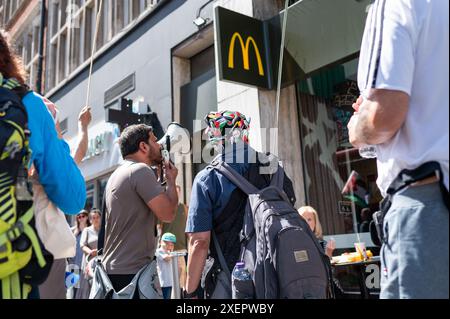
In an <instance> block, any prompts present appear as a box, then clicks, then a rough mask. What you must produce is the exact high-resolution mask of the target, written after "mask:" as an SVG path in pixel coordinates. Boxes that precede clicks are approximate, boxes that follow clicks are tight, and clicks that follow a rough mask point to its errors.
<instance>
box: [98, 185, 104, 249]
mask: <svg viewBox="0 0 450 319" xmlns="http://www.w3.org/2000/svg"><path fill="white" fill-rule="evenodd" d="M105 216H106V188H105V190H104V192H103V199H102V224H101V226H100V232H99V233H98V241H97V255H103V247H104V246H105V227H106V225H105V224H106V217H105Z"/></svg>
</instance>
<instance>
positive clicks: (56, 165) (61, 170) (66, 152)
mask: <svg viewBox="0 0 450 319" xmlns="http://www.w3.org/2000/svg"><path fill="white" fill-rule="evenodd" d="M22 102H23V104H24V105H25V108H26V111H27V113H28V128H29V130H30V131H31V136H30V149H31V152H32V155H31V161H32V163H33V164H34V166H35V168H36V170H37V172H38V173H39V182H40V183H41V184H42V186H43V187H44V189H45V192H46V194H47V196H48V198H49V199H50V200H51V201H52V202H53V203H54V204H55V205H56V206H58V207H59V208H60V209H61V210H62V211H63V212H64V213H66V214H76V213H78V212H79V211H80V210H81V209H83V207H84V205H85V202H86V186H85V183H84V178H83V176H82V175H81V172H80V170H79V169H78V167H77V165H76V163H75V161H74V160H73V158H72V156H71V155H70V149H69V145H67V143H66V142H65V141H64V140H62V139H60V138H59V137H58V135H57V132H56V129H55V123H54V121H53V119H52V116H51V114H50V112H49V111H48V109H47V107H46V105H45V104H44V102H43V100H42V97H41V96H39V95H38V94H36V93H34V92H31V93H28V94H27V95H26V96H25V97H24V98H23V100H22Z"/></svg>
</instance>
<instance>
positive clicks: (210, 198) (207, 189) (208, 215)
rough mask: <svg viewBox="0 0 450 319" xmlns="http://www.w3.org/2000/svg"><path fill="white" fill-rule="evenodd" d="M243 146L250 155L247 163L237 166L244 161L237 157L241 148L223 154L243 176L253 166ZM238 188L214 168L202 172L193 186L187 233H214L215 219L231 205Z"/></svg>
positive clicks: (207, 168)
mask: <svg viewBox="0 0 450 319" xmlns="http://www.w3.org/2000/svg"><path fill="white" fill-rule="evenodd" d="M242 147H243V148H244V152H245V155H246V156H245V157H246V158H245V159H244V161H243V163H237V162H240V161H237V160H236V154H237V153H238V154H239V150H240V148H241V147H240V146H237V147H236V146H235V147H233V150H232V152H231V150H230V152H225V153H224V154H222V159H223V160H225V161H226V162H227V163H228V164H229V165H230V166H231V167H232V168H233V169H234V170H235V171H236V172H238V173H239V174H244V173H245V172H247V170H248V169H249V167H250V164H249V161H248V154H249V147H248V146H247V145H246V144H245V145H243V146H242ZM230 155H231V156H230ZM235 188H236V186H235V185H234V184H233V183H231V182H230V181H229V180H228V178H226V177H225V176H223V175H222V174H220V173H218V172H217V171H216V170H215V169H214V168H212V167H211V166H208V167H206V168H205V169H203V170H202V171H200V172H199V173H198V174H197V176H196V177H195V179H194V183H193V185H192V193H191V200H190V203H189V215H188V219H187V223H186V232H187V233H198V232H204V231H210V230H212V229H213V220H214V219H215V218H217V216H219V215H220V213H221V212H222V210H223V209H224V208H225V206H226V205H227V204H228V201H229V199H230V197H231V193H233V191H234V190H235Z"/></svg>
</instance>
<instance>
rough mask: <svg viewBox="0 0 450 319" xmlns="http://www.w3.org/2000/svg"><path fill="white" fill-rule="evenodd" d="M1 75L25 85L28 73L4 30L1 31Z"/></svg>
mask: <svg viewBox="0 0 450 319" xmlns="http://www.w3.org/2000/svg"><path fill="white" fill-rule="evenodd" d="M0 73H1V74H3V77H4V78H6V79H9V78H15V79H16V80H17V81H19V82H20V84H22V85H25V82H26V79H27V73H26V71H25V68H24V67H23V63H22V60H21V59H20V57H19V56H18V55H17V54H16V53H15V52H14V50H13V48H12V46H11V44H10V43H9V38H8V34H7V33H6V31H5V30H2V29H0Z"/></svg>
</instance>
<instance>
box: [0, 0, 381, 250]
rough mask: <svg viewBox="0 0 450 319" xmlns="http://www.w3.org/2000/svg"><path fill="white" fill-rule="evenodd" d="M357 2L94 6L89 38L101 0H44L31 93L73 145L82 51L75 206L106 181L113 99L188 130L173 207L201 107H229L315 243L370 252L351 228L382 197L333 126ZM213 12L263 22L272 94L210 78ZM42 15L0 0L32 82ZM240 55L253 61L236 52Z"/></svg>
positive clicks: (215, 62)
mask: <svg viewBox="0 0 450 319" xmlns="http://www.w3.org/2000/svg"><path fill="white" fill-rule="evenodd" d="M370 2H371V1H369V0H361V1H354V0H342V1H334V0H329V1H312V0H310V1H292V0H291V1H289V0H286V1H284V0H264V1H262V0H216V1H211V0H189V1H183V0H159V1H157V0H111V1H103V7H102V10H101V16H100V20H99V28H98V34H97V39H96V41H95V43H94V38H95V25H96V13H97V12H99V6H100V3H101V1H100V0H46V1H45V9H46V19H45V22H46V23H45V37H44V44H45V45H44V50H43V55H44V63H43V65H44V69H43V76H42V79H43V86H42V91H43V94H44V95H46V96H47V97H48V98H50V99H51V100H52V101H54V102H55V103H56V105H57V106H58V108H59V111H60V112H59V120H60V121H61V126H62V128H63V130H64V138H65V139H66V140H67V141H68V142H69V144H70V146H71V147H72V148H73V147H75V145H76V143H77V121H78V114H79V111H80V110H81V108H82V107H83V106H84V105H85V103H86V100H87V86H88V76H89V64H90V59H91V55H92V52H93V46H94V45H95V50H94V57H93V72H92V82H91V91H90V98H89V105H90V106H91V107H92V115H93V120H92V124H91V126H90V128H89V138H90V140H89V151H88V155H87V156H86V158H85V159H84V160H83V162H82V164H81V165H80V168H81V170H82V172H83V175H84V176H85V179H86V183H87V190H88V201H87V203H86V207H87V208H91V207H94V206H95V207H99V206H100V205H101V200H102V194H103V191H104V188H105V186H106V183H107V180H108V177H109V176H110V174H111V173H112V172H113V171H114V169H115V168H116V167H117V166H118V165H119V164H120V162H121V156H120V152H119V149H118V146H117V143H116V141H117V138H118V136H119V133H120V132H119V128H118V125H117V124H112V123H108V122H107V117H106V113H107V110H108V109H110V108H112V109H117V108H120V107H121V101H122V98H126V99H130V100H132V101H133V111H134V112H135V113H146V112H148V111H152V112H154V113H156V114H157V117H158V120H159V122H160V124H161V126H162V127H163V128H165V127H166V126H167V125H168V124H169V123H170V122H172V121H176V122H179V123H181V124H182V125H183V126H184V127H186V128H187V129H188V130H189V132H190V134H191V137H192V141H193V150H192V151H193V152H192V154H191V155H190V156H189V161H187V163H178V164H177V166H178V169H179V176H178V179H177V183H178V184H179V185H180V186H181V187H182V189H183V192H182V194H181V200H182V201H184V202H185V203H189V199H190V192H191V185H192V181H193V178H194V176H195V174H196V173H197V172H198V171H199V170H200V169H201V168H202V167H204V166H205V164H206V163H205V161H204V160H202V157H201V155H199V154H201V153H202V147H203V146H204V145H205V142H203V141H202V129H203V126H202V119H203V117H204V115H205V114H206V113H207V112H209V111H214V110H225V109H232V110H237V111H241V112H242V113H244V114H246V115H248V116H251V127H252V129H251V131H250V144H251V145H252V147H253V148H255V149H256V150H258V151H271V152H273V153H276V154H277V155H278V156H279V158H280V159H281V160H282V161H283V162H284V166H285V169H286V172H287V174H288V175H289V176H290V177H291V179H292V180H293V182H294V189H295V192H296V197H297V205H296V206H297V208H298V207H300V206H303V205H310V206H313V207H315V208H316V209H317V211H318V213H319V216H320V219H321V222H322V226H323V229H324V235H325V238H327V239H329V238H334V239H335V240H336V244H337V247H338V249H339V248H342V249H344V248H347V247H352V246H353V243H354V242H355V241H364V242H366V243H368V246H371V245H372V241H371V239H370V236H369V233H368V232H367V228H364V227H363V225H367V224H368V222H369V221H370V219H371V216H367V214H363V213H362V210H363V208H369V209H370V210H371V212H372V213H373V212H374V211H375V210H377V209H378V201H379V200H380V199H381V196H380V193H379V190H378V189H377V186H376V183H375V181H376V177H377V172H376V161H375V160H374V159H364V158H361V156H360V155H359V154H358V150H356V149H354V148H352V147H351V145H350V144H349V142H348V135H347V131H346V125H347V122H348V120H349V117H350V116H351V114H352V109H351V104H352V102H353V101H354V100H355V99H356V98H357V97H358V95H359V92H358V89H357V85H356V73H357V65H358V54H359V46H360V43H361V39H362V34H363V30H364V23H365V18H366V14H367V11H366V9H367V6H368V5H369V4H370ZM217 7H223V8H226V9H229V10H231V11H233V12H236V13H240V14H243V15H246V16H248V17H253V18H256V19H257V20H259V21H264V22H267V23H268V24H270V27H269V28H272V29H273V30H274V31H273V32H274V33H275V34H277V35H278V36H275V40H271V41H270V50H271V52H272V53H275V54H272V56H273V57H274V58H273V59H272V60H271V61H270V63H268V64H270V65H269V66H268V67H269V68H270V70H269V71H270V72H271V74H272V75H273V79H272V82H273V84H274V85H273V86H272V87H271V88H269V89H268V88H261V87H258V86H256V85H254V86H251V85H248V84H243V83H238V82H239V81H237V82H236V81H235V82H230V81H226V80H225V79H222V78H221V72H222V70H221V68H222V67H223V66H222V65H221V61H222V60H223V57H221V56H220V54H223V52H222V53H221V52H220V50H219V48H220V47H221V46H222V47H224V46H223V43H221V42H220V41H219V34H220V28H219V27H218V22H217V21H216V20H217V19H216V18H217V16H216V14H215V12H216V11H215V10H216V8H217ZM41 8H42V3H41V1H39V0H29V1H26V0H2V1H1V2H0V23H1V24H2V26H3V27H6V29H7V30H8V31H9V32H10V33H11V36H12V38H13V40H14V42H15V44H16V48H17V50H18V52H19V54H20V55H21V56H22V58H23V60H24V62H25V64H26V67H27V70H28V72H29V74H30V82H29V83H30V85H31V87H35V85H36V83H37V78H36V77H37V76H38V72H37V69H38V61H39V52H38V48H39V43H38V42H39V30H40V26H41V25H40V23H39V22H40V21H41V19H40V17H41V12H42V11H41ZM268 24H265V25H266V26H267V25H268ZM241 31H242V32H244V30H239V29H237V30H236V32H238V33H239V32H241ZM280 39H284V43H282V42H281V40H280ZM244 40H245V39H244ZM230 45H231V44H230ZM242 45H243V44H242ZM281 45H282V46H281ZM236 47H237V48H239V45H237V46H236ZM225 48H228V47H226V44H225ZM281 48H282V49H281ZM241 49H242V54H244V51H247V52H246V53H247V55H248V54H250V55H251V54H254V53H253V52H252V51H251V49H250V48H249V45H248V47H247V48H246V49H245V47H241ZM239 51H240V50H239V49H236V50H235V54H239ZM236 52H238V53H236ZM247 59H248V57H247ZM236 61H238V60H236ZM280 61H281V63H280ZM238 64H239V63H238V62H236V63H235V65H236V68H237V67H238ZM250 67H255V68H256V65H254V66H250ZM276 119H278V120H276ZM352 178H354V180H352ZM350 184H351V185H352V187H350V188H351V189H352V191H349V187H348V186H349V185H350ZM345 186H347V187H345Z"/></svg>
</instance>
